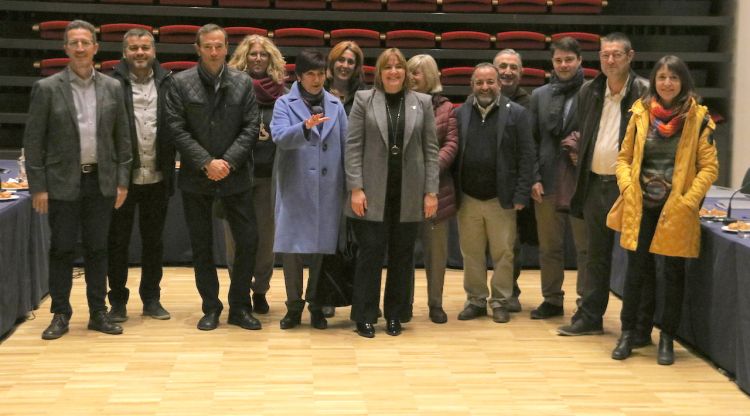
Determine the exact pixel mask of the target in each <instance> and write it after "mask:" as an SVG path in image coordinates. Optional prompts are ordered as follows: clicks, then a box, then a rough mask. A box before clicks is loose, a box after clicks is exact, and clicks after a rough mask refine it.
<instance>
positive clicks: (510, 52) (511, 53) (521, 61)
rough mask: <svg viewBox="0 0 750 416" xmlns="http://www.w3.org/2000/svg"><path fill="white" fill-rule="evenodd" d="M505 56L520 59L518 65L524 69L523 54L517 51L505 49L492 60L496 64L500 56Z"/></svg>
mask: <svg viewBox="0 0 750 416" xmlns="http://www.w3.org/2000/svg"><path fill="white" fill-rule="evenodd" d="M503 55H511V56H515V57H516V58H518V63H520V64H521V68H523V59H521V54H520V53H518V52H517V51H516V50H515V49H511V48H507V49H503V50H501V51H500V52H498V53H497V55H495V58H494V59H492V62H493V63H494V62H495V59H497V57H498V56H503Z"/></svg>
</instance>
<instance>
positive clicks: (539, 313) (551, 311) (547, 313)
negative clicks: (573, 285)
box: [531, 301, 565, 319]
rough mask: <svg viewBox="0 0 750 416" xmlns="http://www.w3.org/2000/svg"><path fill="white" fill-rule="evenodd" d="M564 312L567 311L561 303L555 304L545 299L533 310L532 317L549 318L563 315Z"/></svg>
mask: <svg viewBox="0 0 750 416" xmlns="http://www.w3.org/2000/svg"><path fill="white" fill-rule="evenodd" d="M564 313H565V311H564V310H563V307H562V306H561V305H553V304H551V303H549V302H547V301H545V302H542V304H541V305H539V306H538V307H537V308H536V309H534V310H533V311H531V319H547V318H552V317H554V316H562V315H563V314H564Z"/></svg>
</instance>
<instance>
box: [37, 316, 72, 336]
mask: <svg viewBox="0 0 750 416" xmlns="http://www.w3.org/2000/svg"><path fill="white" fill-rule="evenodd" d="M69 321H70V318H69V317H68V316H67V315H64V314H62V313H56V314H55V315H54V316H53V317H52V322H50V324H49V326H48V327H47V329H45V330H44V332H42V339H58V338H60V337H61V336H63V335H65V334H66V333H67V332H68V322H69Z"/></svg>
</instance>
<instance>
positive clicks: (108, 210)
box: [49, 172, 115, 316]
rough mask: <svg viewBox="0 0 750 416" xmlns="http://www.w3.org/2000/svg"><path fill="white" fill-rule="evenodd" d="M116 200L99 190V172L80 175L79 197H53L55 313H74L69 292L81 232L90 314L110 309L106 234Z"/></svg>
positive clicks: (51, 283)
mask: <svg viewBox="0 0 750 416" xmlns="http://www.w3.org/2000/svg"><path fill="white" fill-rule="evenodd" d="M114 203H115V198H114V197H105V196H104V195H102V193H101V191H100V190H99V176H98V175H97V174H96V172H94V173H86V174H82V175H81V193H80V196H79V197H78V199H76V200H74V201H62V200H58V199H50V201H49V226H50V234H51V236H50V238H51V241H50V250H49V294H50V298H52V306H51V308H50V311H51V312H52V313H61V314H64V315H67V316H71V315H72V314H73V308H72V307H71V305H70V291H71V289H72V287H73V261H74V260H75V259H76V257H77V256H76V245H77V244H78V237H79V235H80V237H81V241H82V244H83V260H84V271H85V275H86V299H87V300H88V305H89V313H91V314H93V313H94V312H98V311H106V310H107V304H106V303H105V298H106V296H107V234H108V231H109V221H110V216H111V215H112V207H113V206H114Z"/></svg>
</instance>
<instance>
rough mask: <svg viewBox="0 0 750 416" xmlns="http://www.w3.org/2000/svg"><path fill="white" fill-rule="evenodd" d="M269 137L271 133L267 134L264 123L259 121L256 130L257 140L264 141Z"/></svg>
mask: <svg viewBox="0 0 750 416" xmlns="http://www.w3.org/2000/svg"><path fill="white" fill-rule="evenodd" d="M270 138H271V135H270V134H268V131H267V130H266V124H265V123H263V122H261V123H260V129H259V130H258V140H260V141H263V142H264V141H266V140H268V139H270Z"/></svg>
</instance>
